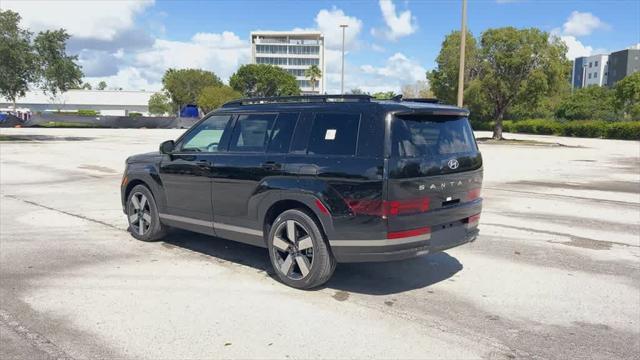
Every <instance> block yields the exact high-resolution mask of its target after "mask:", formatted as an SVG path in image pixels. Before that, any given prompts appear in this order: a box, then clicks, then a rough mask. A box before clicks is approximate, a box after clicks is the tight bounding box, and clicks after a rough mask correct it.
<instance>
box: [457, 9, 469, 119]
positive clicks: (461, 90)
mask: <svg viewBox="0 0 640 360" xmlns="http://www.w3.org/2000/svg"><path fill="white" fill-rule="evenodd" d="M466 45H467V0H462V26H461V29H460V69H459V71H458V106H459V107H462V104H463V100H464V99H463V97H464V50H465V47H466Z"/></svg>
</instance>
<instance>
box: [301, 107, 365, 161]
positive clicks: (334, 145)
mask: <svg viewBox="0 0 640 360" xmlns="http://www.w3.org/2000/svg"><path fill="white" fill-rule="evenodd" d="M359 125H360V114H347V113H318V114H316V117H315V119H314V121H313V126H312V128H311V136H310V138H309V146H308V147H307V151H308V153H309V154H314V155H355V153H356V145H357V142H358V127H359Z"/></svg>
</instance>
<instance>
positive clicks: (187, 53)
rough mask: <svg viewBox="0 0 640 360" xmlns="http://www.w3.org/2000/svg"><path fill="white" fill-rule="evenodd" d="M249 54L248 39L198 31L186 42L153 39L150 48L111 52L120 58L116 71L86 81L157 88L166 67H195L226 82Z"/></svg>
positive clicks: (126, 86) (116, 57)
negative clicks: (126, 53) (130, 51)
mask: <svg viewBox="0 0 640 360" xmlns="http://www.w3.org/2000/svg"><path fill="white" fill-rule="evenodd" d="M250 54H251V49H250V46H249V42H248V41H247V40H243V39H241V38H240V37H238V36H237V35H236V34H234V33H232V32H229V31H225V32H223V33H197V34H195V35H194V36H193V37H192V38H191V40H189V41H171V40H165V39H156V40H155V42H154V44H153V45H152V46H151V47H150V48H147V49H142V50H140V51H138V52H136V53H134V54H129V56H127V55H124V54H123V53H122V52H121V51H118V52H115V53H114V54H111V55H110V58H111V59H122V61H121V63H120V66H119V68H118V71H117V72H113V73H112V74H110V75H104V74H98V75H100V76H89V77H87V78H86V79H85V81H88V82H90V83H98V82H99V81H102V80H104V81H106V82H107V84H109V87H122V88H124V89H130V90H137V89H145V90H159V89H160V88H162V83H161V82H162V76H163V75H164V73H165V71H166V70H167V69H169V68H179V69H182V68H198V69H204V70H209V71H213V72H214V73H215V74H216V75H218V76H219V77H220V78H221V79H222V80H223V81H225V82H226V81H228V79H229V77H230V76H231V75H232V74H233V73H234V72H235V71H236V70H237V68H238V67H239V66H240V65H242V64H245V63H247V62H249V58H250ZM83 65H84V64H83ZM91 65H93V64H91Z"/></svg>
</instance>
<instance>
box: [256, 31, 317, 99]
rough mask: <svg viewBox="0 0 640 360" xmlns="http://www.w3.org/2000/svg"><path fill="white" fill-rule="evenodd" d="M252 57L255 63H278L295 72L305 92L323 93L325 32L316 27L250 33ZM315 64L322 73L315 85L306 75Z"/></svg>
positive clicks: (290, 71) (277, 64) (294, 74)
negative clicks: (302, 29) (305, 29)
mask: <svg viewBox="0 0 640 360" xmlns="http://www.w3.org/2000/svg"><path fill="white" fill-rule="evenodd" d="M251 60H252V63H254V64H270V65H276V66H279V67H281V68H283V69H284V70H286V71H287V72H289V73H290V74H291V75H293V76H295V78H296V80H297V81H298V85H299V86H300V90H302V93H304V94H323V93H324V91H325V90H324V89H325V81H324V73H325V66H324V36H323V35H322V33H320V32H316V31H254V32H252V33H251ZM311 65H316V66H318V67H319V68H320V71H322V76H321V77H320V79H318V81H317V82H316V83H315V86H312V84H311V82H310V81H309V78H308V77H306V76H305V75H304V72H305V70H306V69H308V68H309V67H310V66H311Z"/></svg>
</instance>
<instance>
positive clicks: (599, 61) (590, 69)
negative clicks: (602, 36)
mask: <svg viewBox="0 0 640 360" xmlns="http://www.w3.org/2000/svg"><path fill="white" fill-rule="evenodd" d="M608 58H609V55H592V56H584V57H579V58H576V59H575V60H574V61H573V72H572V77H571V84H572V85H573V87H574V88H584V87H587V86H592V85H597V86H603V85H606V84H607V76H608V72H609V69H608V65H607V60H608Z"/></svg>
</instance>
